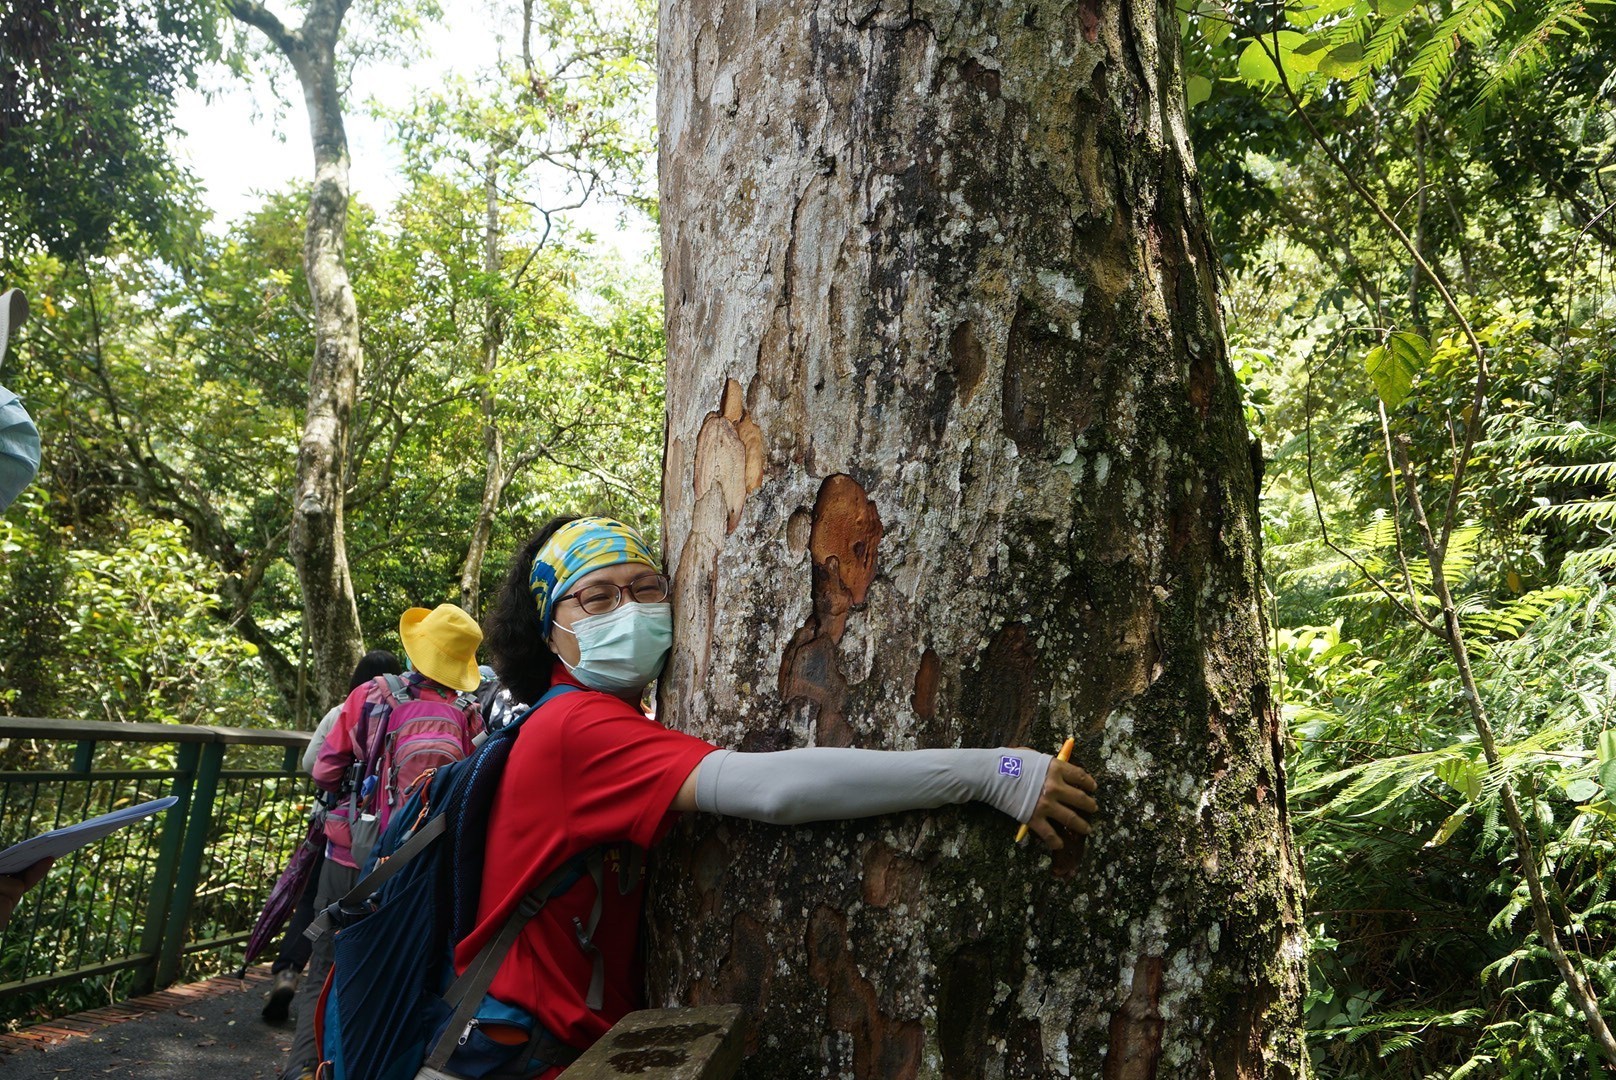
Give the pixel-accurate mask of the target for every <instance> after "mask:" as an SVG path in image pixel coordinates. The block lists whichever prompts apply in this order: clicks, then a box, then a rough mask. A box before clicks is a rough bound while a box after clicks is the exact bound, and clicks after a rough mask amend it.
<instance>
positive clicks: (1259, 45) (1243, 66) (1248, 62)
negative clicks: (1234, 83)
mask: <svg viewBox="0 0 1616 1080" xmlns="http://www.w3.org/2000/svg"><path fill="white" fill-rule="evenodd" d="M1263 44H1264V43H1263V42H1260V41H1253V42H1252V43H1251V44H1249V45H1247V46H1246V47H1245V49H1244V51H1242V52H1241V53H1240V81H1241V82H1243V83H1245V84H1246V85H1247V86H1275V85H1277V84H1278V83H1279V69H1278V68H1276V67H1275V66H1274V62H1273V61H1272V60H1270V59H1269V58H1268V53H1267V52H1266V51H1265V50H1264V48H1263ZM1269 48H1272V45H1270V46H1269Z"/></svg>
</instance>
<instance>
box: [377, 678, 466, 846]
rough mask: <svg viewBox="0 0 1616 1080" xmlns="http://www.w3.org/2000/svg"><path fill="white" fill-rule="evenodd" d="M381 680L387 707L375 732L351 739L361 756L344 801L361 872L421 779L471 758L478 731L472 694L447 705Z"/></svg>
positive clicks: (401, 683)
mask: <svg viewBox="0 0 1616 1080" xmlns="http://www.w3.org/2000/svg"><path fill="white" fill-rule="evenodd" d="M380 677H381V678H382V679H383V680H384V681H385V682H386V683H387V692H388V696H389V698H390V699H391V703H390V706H389V708H388V709H387V711H386V712H385V713H381V714H376V715H375V716H373V717H372V723H371V725H370V726H371V727H373V728H374V729H375V730H373V731H365V732H362V733H361V732H356V733H355V736H356V739H355V741H356V742H359V743H360V744H361V745H363V746H364V748H365V753H364V757H363V758H362V759H360V760H356V761H355V762H354V765H353V769H354V776H353V777H352V782H351V783H350V785H349V795H348V799H347V809H348V814H347V818H348V825H349V829H350V831H351V832H352V834H353V840H352V845H351V846H352V849H353V855H354V863H355V864H356V865H357V866H359V867H361V868H363V867H364V866H365V864H366V862H367V861H368V860H369V858H370V854H371V852H372V851H373V850H374V849H375V847H376V841H377V840H378V839H380V837H381V834H382V833H383V832H384V831H385V830H386V828H387V822H388V819H389V818H390V817H391V816H392V813H393V811H394V810H395V809H396V808H397V807H399V806H401V805H402V804H403V802H404V800H405V799H406V798H408V796H409V794H410V792H411V791H412V790H414V788H415V785H416V784H417V783H418V782H419V781H420V779H421V777H423V776H425V775H426V774H427V773H428V772H429V771H430V770H432V769H436V768H438V767H439V766H441V765H447V764H449V763H450V762H454V761H459V760H460V759H461V758H463V757H465V756H466V755H467V754H469V753H471V748H472V745H473V744H472V740H473V739H474V738H475V737H476V735H477V734H479V733H480V732H481V730H482V714H481V710H480V708H479V707H478V704H477V695H476V693H475V692H472V691H466V692H462V693H460V694H459V695H458V696H457V697H455V698H453V699H452V700H446V699H443V698H440V697H438V696H437V695H436V694H422V693H420V687H419V686H418V685H416V684H414V683H412V682H411V680H409V679H407V678H404V677H402V676H399V675H383V676H380ZM377 720H382V721H383V722H381V723H377V722H376V721H377Z"/></svg>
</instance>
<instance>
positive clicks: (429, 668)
mask: <svg viewBox="0 0 1616 1080" xmlns="http://www.w3.org/2000/svg"><path fill="white" fill-rule="evenodd" d="M398 636H399V637H400V638H401V639H403V641H404V653H405V655H406V656H408V657H409V658H410V666H411V667H413V668H414V669H415V670H416V671H419V672H420V673H421V674H422V675H425V676H426V677H427V678H429V679H431V680H432V681H433V682H436V683H441V684H443V685H444V686H447V687H449V688H451V689H453V690H475V689H477V687H478V685H479V684H480V683H481V682H482V674H481V673H480V672H479V671H478V670H477V647H478V646H479V645H481V644H482V643H483V631H482V628H481V627H480V626H478V625H477V623H476V620H474V619H473V618H472V617H471V616H470V615H467V614H466V613H465V612H464V611H461V610H460V609H459V608H458V607H456V606H455V605H453V604H439V605H438V606H437V607H435V608H433V609H432V610H431V611H428V610H427V609H426V608H420V607H412V608H410V609H409V610H408V611H406V612H405V613H404V614H403V615H401V616H399V620H398Z"/></svg>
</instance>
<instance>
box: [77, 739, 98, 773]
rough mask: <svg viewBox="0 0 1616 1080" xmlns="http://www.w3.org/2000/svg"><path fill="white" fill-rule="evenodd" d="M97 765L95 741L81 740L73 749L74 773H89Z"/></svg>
mask: <svg viewBox="0 0 1616 1080" xmlns="http://www.w3.org/2000/svg"><path fill="white" fill-rule="evenodd" d="M94 765H95V740H94V739H80V740H79V741H78V743H77V744H76V745H75V746H74V747H73V771H74V772H81V773H87V772H89V771H90V769H91V768H92V767H93V766H94Z"/></svg>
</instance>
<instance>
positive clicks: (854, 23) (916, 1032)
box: [651, 0, 1304, 1078]
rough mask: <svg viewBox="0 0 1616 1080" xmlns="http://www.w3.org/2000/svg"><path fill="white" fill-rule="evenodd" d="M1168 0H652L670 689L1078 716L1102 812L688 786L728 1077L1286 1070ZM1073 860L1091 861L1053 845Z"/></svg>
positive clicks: (676, 937)
mask: <svg viewBox="0 0 1616 1080" xmlns="http://www.w3.org/2000/svg"><path fill="white" fill-rule="evenodd" d="M1175 28H1176V18H1175V14H1174V10H1173V6H1172V4H1170V3H1166V2H1158V3H1156V4H1140V3H1132V2H1123V0H1101V2H1098V3H1095V2H1092V0H1089V2H1066V3H1059V2H1056V3H1047V4H1038V5H1016V6H1004V5H997V4H984V3H976V2H964V3H958V2H947V0H923V2H920V3H890V2H872V3H869V4H865V5H861V6H860V7H859V9H858V13H857V14H856V15H855V14H852V13H850V12H849V10H848V9H845V8H827V7H825V6H818V5H813V4H809V3H806V2H802V0H796V2H786V3H779V4H774V5H767V6H762V7H752V6H743V5H734V4H722V3H716V2H712V0H698V2H692V3H677V4H676V3H672V2H671V0H670V2H668V3H664V4H663V5H662V23H661V33H662V35H663V37H662V40H661V50H660V58H661V59H660V108H659V120H660V131H661V137H662V140H663V141H662V169H661V187H662V221H663V252H664V259H665V266H666V295H667V304H668V313H667V319H668V350H669V365H668V367H669V385H668V397H669V426H668V444H667V456H666V463H665V469H666V473H665V487H664V520H665V538H666V543H667V551H668V557H669V561H670V563H671V565H672V566H673V568H674V573H675V577H676V589H677V593H678V595H677V598H676V602H675V611H676V612H677V615H678V619H679V627H678V632H677V634H676V638H675V639H676V646H675V651H674V654H673V657H672V660H671V662H670V666H669V670H668V677H667V680H666V683H665V686H664V691H663V693H664V700H663V706H664V709H665V713H664V716H665V719H667V720H668V721H669V722H670V723H672V724H674V725H676V726H678V727H681V728H683V729H685V730H689V731H693V732H695V733H697V734H699V735H702V736H705V737H708V738H711V739H713V740H714V741H717V742H719V743H720V744H724V745H731V746H739V747H742V748H746V749H774V748H781V747H788V746H796V745H803V744H818V745H847V744H857V745H862V746H868V747H878V748H904V747H912V746H949V745H976V746H994V745H1000V744H1019V743H1028V744H1032V745H1035V746H1041V747H1047V748H1053V747H1055V746H1056V745H1058V744H1059V741H1060V738H1061V737H1062V736H1063V735H1065V734H1067V733H1072V734H1074V735H1076V736H1077V738H1078V752H1077V754H1076V755H1075V760H1081V761H1082V762H1083V763H1084V764H1085V765H1086V766H1087V767H1089V768H1090V769H1091V770H1092V771H1094V772H1095V774H1096V776H1097V777H1098V778H1099V780H1100V784H1101V797H1102V806H1103V807H1104V808H1105V810H1106V812H1107V813H1106V817H1105V818H1104V820H1102V822H1101V823H1100V825H1099V829H1098V834H1097V836H1096V838H1095V840H1094V841H1093V842H1092V843H1090V844H1089V845H1088V850H1087V851H1086V852H1083V853H1082V857H1081V860H1080V861H1079V860H1078V858H1077V853H1076V852H1071V851H1068V852H1067V853H1065V855H1064V856H1063V857H1058V858H1057V859H1056V865H1055V869H1056V871H1057V874H1055V875H1051V874H1050V873H1048V871H1047V868H1046V864H1045V863H1044V860H1043V859H1042V858H1040V857H1039V856H1037V855H1035V854H1033V853H1032V852H1026V851H1014V850H1011V849H1010V846H1009V839H1010V838H1009V835H1008V834H1007V831H1006V830H1005V829H1004V828H1003V823H1002V820H1000V819H998V818H996V817H995V816H994V815H992V814H990V813H988V812H986V811H982V810H981V809H979V808H975V809H973V808H967V809H963V810H948V811H944V812H939V813H935V814H915V815H905V816H902V817H898V818H892V819H887V820H883V821H880V822H875V823H872V822H856V823H850V824H846V825H841V824H835V825H825V826H821V827H817V828H814V829H811V830H793V831H791V832H786V831H783V830H780V829H775V828H769V827H763V826H752V825H748V824H745V823H739V822H722V823H715V822H712V821H709V822H706V823H694V824H692V826H690V831H689V832H686V833H683V834H681V835H680V836H678V837H676V838H675V839H674V840H673V841H671V843H670V848H669V851H668V855H669V856H670V859H669V862H671V863H672V864H673V869H672V872H671V873H670V874H668V875H667V876H666V878H665V879H664V880H663V881H662V882H661V883H660V885H659V887H658V888H657V889H656V890H655V894H656V895H657V897H658V900H657V902H656V910H655V912H654V913H653V916H652V920H651V921H652V939H653V943H652V947H651V956H652V958H653V976H652V989H653V996H654V997H655V998H658V999H661V1000H666V1001H678V1000H683V1001H696V1002H703V1001H740V1002H745V1003H748V1004H749V1005H751V1006H752V1007H753V1008H754V1010H755V1011H756V1012H757V1013H758V1014H759V1017H758V1019H759V1021H760V1022H759V1024H758V1026H757V1028H756V1030H757V1032H758V1033H759V1034H758V1036H757V1037H756V1038H755V1039H754V1042H753V1046H752V1048H751V1049H752V1050H753V1051H754V1053H755V1056H754V1057H753V1059H752V1063H751V1065H750V1072H749V1075H753V1076H802V1075H819V1074H820V1073H822V1072H824V1073H828V1074H834V1075H852V1076H858V1077H882V1078H897V1077H916V1076H927V1077H935V1076H947V1077H950V1078H958V1077H983V1076H1055V1075H1060V1076H1066V1075H1084V1076H1092V1075H1096V1074H1100V1073H1102V1072H1103V1075H1104V1076H1105V1077H1107V1078H1135V1077H1141V1078H1142V1077H1148V1076H1156V1075H1173V1076H1178V1075H1183V1076H1208V1075H1213V1076H1218V1077H1290V1076H1297V1075H1299V1074H1300V1069H1301V1058H1302V1048H1301V1040H1300V1032H1299V1022H1298V1008H1297V1007H1298V1003H1299V998H1300V994H1301V990H1302V975H1303V973H1302V958H1303V955H1304V945H1303V942H1302V940H1301V930H1300V926H1299V921H1298V904H1299V899H1298V894H1299V884H1300V882H1299V878H1298V872H1297V868H1296V864H1295V860H1294V856H1293V854H1292V851H1291V847H1290V840H1289V832H1288V820H1287V816H1286V808H1285V780H1284V774H1283V768H1282V763H1281V762H1282V749H1281V744H1280V743H1281V740H1280V730H1279V724H1278V719H1277V717H1276V715H1275V713H1274V710H1273V708H1272V707H1271V704H1270V699H1269V689H1268V685H1267V683H1268V674H1267V664H1266V658H1265V653H1264V647H1263V617H1262V613H1261V609H1260V586H1259V579H1258V570H1257V557H1258V551H1257V544H1258V531H1257V521H1256V515H1255V484H1254V477H1253V475H1252V471H1253V470H1252V464H1251V458H1250V454H1249V448H1248V440H1247V436H1246V430H1245V425H1244V423H1243V419H1242V415H1241V403H1240V395H1239V391H1238V387H1237V384H1236V382H1235V380H1234V378H1233V376H1232V374H1231V372H1230V369H1229V367H1228V363H1227V358H1226V355H1225V347H1224V342H1223V334H1222V327H1221V323H1220V317H1219V313H1218V308H1217V297H1216V287H1215V277H1214V274H1215V266H1214V262H1213V259H1212V256H1211V253H1210V251H1209V248H1208V243H1207V238H1206V233H1205V227H1204V224H1203V221H1202V215H1201V210H1200V206H1199V198H1198V194H1197V191H1196V181H1195V172H1194V165H1193V161H1192V159H1191V156H1190V150H1189V147H1188V145H1187V142H1186V139H1185V135H1184V108H1185V98H1184V89H1183V83H1182V80H1181V77H1180V73H1179V68H1178V65H1179V49H1178V43H1177V35H1176V30H1175ZM1073 874H1075V875H1076V876H1075V877H1074V876H1072V875H1073Z"/></svg>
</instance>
